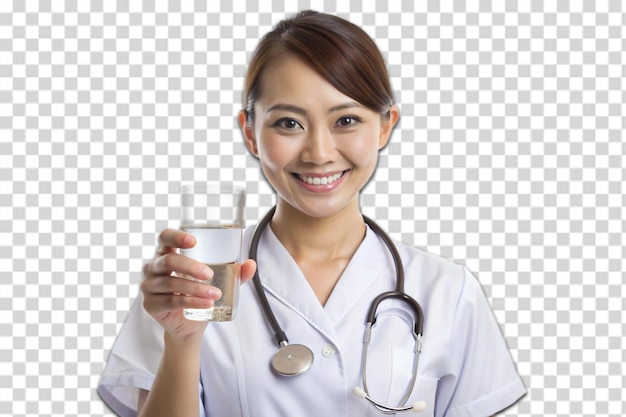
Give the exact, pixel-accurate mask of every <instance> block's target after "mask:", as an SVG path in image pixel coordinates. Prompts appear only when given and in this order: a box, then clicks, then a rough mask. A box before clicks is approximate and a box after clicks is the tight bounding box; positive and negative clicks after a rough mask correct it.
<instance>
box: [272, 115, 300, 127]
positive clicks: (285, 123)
mask: <svg viewBox="0 0 626 417" xmlns="http://www.w3.org/2000/svg"><path fill="white" fill-rule="evenodd" d="M273 127H278V128H281V129H286V130H295V129H302V125H301V124H300V123H298V121H296V120H294V119H290V118H287V117H284V118H282V119H278V120H277V121H276V122H274V124H273Z"/></svg>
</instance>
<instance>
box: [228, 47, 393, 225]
mask: <svg viewBox="0 0 626 417" xmlns="http://www.w3.org/2000/svg"><path fill="white" fill-rule="evenodd" d="M260 91H261V96H260V97H259V99H258V100H257V102H256V103H255V105H254V114H255V117H254V123H253V124H252V125H247V124H246V123H245V117H244V114H243V113H242V114H240V116H239V117H240V123H241V125H242V130H243V132H244V137H245V139H246V145H247V146H248V149H249V150H250V152H251V153H252V154H253V155H255V156H256V157H257V158H258V159H259V161H260V163H261V168H262V170H263V173H264V175H265V177H266V179H267V180H268V181H269V182H270V184H271V186H272V187H273V188H274V190H275V191H276V192H277V193H278V196H279V197H280V198H281V199H282V200H284V202H286V203H288V204H289V205H290V206H292V207H293V208H295V209H297V210H299V211H300V212H302V213H304V214H306V215H309V216H312V217H328V216H332V215H333V214H337V213H339V212H341V211H342V210H343V209H345V208H346V207H350V206H351V205H356V207H357V208H358V194H359V192H360V190H361V189H362V188H363V186H364V185H365V184H366V183H367V181H368V180H369V179H370V177H371V176H372V174H373V172H374V169H375V168H376V164H377V161H378V152H379V150H380V149H381V148H382V147H384V146H385V144H386V143H387V141H388V139H389V136H390V134H391V131H392V129H393V126H394V124H395V123H396V121H397V119H398V110H397V108H396V107H395V106H392V108H391V111H390V116H389V118H383V117H381V115H380V114H379V113H377V112H375V111H372V110H370V109H368V108H365V107H363V106H362V105H360V104H359V103H357V102H355V101H354V100H353V99H351V98H350V97H348V96H346V95H344V94H342V93H341V92H339V91H338V90H337V89H335V88H334V87H333V86H332V85H331V84H330V83H329V82H327V81H326V80H324V79H323V78H322V77H321V76H319V75H318V74H317V73H316V72H315V71H314V70H312V69H311V68H310V67H309V66H308V65H307V64H306V63H304V62H303V61H301V60H300V59H298V58H295V57H290V56H287V57H285V58H283V59H281V60H280V61H278V62H277V63H276V64H273V65H272V66H270V67H269V68H267V69H266V70H265V71H264V73H263V75H262V77H261V79H260Z"/></svg>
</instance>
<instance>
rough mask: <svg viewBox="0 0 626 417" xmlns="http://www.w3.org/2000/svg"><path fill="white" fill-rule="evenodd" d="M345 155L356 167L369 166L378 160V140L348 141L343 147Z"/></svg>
mask: <svg viewBox="0 0 626 417" xmlns="http://www.w3.org/2000/svg"><path fill="white" fill-rule="evenodd" d="M343 148H344V155H346V157H347V158H349V159H351V160H352V163H354V164H356V165H362V166H369V165H371V164H375V163H376V161H377V160H378V151H379V150H378V138H376V137H366V138H364V137H359V138H351V139H349V140H347V141H346V142H345V144H344V146H343Z"/></svg>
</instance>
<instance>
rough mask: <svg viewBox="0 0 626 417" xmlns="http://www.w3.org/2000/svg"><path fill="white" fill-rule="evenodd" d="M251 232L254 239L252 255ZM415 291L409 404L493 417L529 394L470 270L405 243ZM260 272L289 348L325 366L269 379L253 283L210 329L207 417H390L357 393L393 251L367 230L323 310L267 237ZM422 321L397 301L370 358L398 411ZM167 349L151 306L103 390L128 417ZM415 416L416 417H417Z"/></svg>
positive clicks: (381, 313) (127, 332) (375, 390)
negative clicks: (368, 324) (303, 349)
mask: <svg viewBox="0 0 626 417" xmlns="http://www.w3.org/2000/svg"><path fill="white" fill-rule="evenodd" d="M251 235H252V228H249V229H247V230H246V232H245V235H244V247H246V248H247V247H248V242H249V241H250V238H251ZM398 250H399V252H400V255H401V257H402V260H403V264H404V268H405V277H406V279H405V290H406V292H407V293H408V294H410V295H411V296H412V297H414V298H415V299H416V300H417V301H418V302H419V303H420V304H421V306H422V309H423V311H424V318H425V320H424V338H423V345H422V354H421V355H420V359H419V369H418V376H417V383H416V384H415V388H414V390H413V391H412V394H411V397H410V400H409V403H412V402H414V401H418V400H423V401H425V402H426V403H427V407H428V409H427V411H426V412H424V413H421V414H419V415H420V416H439V417H441V416H446V417H470V416H472V417H474V416H476V417H484V416H488V415H492V414H494V413H495V412H497V411H499V410H502V409H503V408H506V407H507V406H509V405H511V404H512V403H514V402H515V401H516V400H517V399H519V398H520V397H521V396H522V395H524V393H525V387H524V385H523V383H522V381H521V379H520V377H519V376H518V375H517V372H516V370H515V366H514V364H513V362H512V360H511V357H510V354H509V351H508V348H507V346H506V343H505V341H504V338H503V336H502V334H501V332H500V329H499V327H498V324H497V323H496V321H495V319H494V316H493V314H492V312H491V310H490V308H489V305H488V303H487V300H486V299H485V296H484V294H483V292H482V289H481V287H480V285H479V284H478V282H477V281H476V279H475V278H474V277H473V276H472V275H471V274H470V273H469V272H468V271H467V270H466V269H465V268H463V267H461V266H459V265H457V264H454V263H452V262H449V261H446V260H444V259H441V258H439V257H436V256H432V255H429V254H427V253H424V252H422V251H419V250H417V249H415V248H412V247H409V246H407V245H403V244H398ZM257 258H258V260H259V263H258V268H259V273H260V276H261V279H262V281H263V287H264V288H265V293H266V294H267V297H268V299H269V303H270V305H271V306H272V309H273V310H274V314H275V315H276V317H277V320H278V322H279V323H280V324H281V326H282V327H283V330H284V331H285V333H286V334H287V337H288V338H289V342H290V343H294V344H304V345H306V346H308V347H309V348H310V349H311V350H312V351H313V354H314V356H315V359H314V362H313V365H312V367H311V369H309V371H307V372H306V373H304V374H302V375H298V376H295V377H283V376H278V375H276V374H275V373H273V372H272V370H271V368H270V360H271V358H272V356H273V355H274V353H275V352H276V350H277V345H276V342H275V341H274V338H273V332H272V330H271V327H270V326H269V325H268V323H267V321H266V319H265V317H264V315H263V311H262V309H261V308H260V306H259V303H258V302H257V298H256V295H255V293H254V287H253V285H252V283H251V282H249V283H246V284H244V285H243V286H242V287H241V292H240V301H239V312H238V314H237V317H236V320H234V321H232V322H226V323H210V324H209V325H208V327H207V329H206V333H205V335H204V341H203V344H202V354H201V369H200V381H199V382H200V389H201V395H200V397H201V398H200V399H199V400H200V401H199V407H200V409H201V415H203V416H207V417H236V416H242V417H243V416H245V417H267V416H289V417H300V416H325V417H329V416H341V417H363V416H380V415H381V414H380V413H378V412H377V411H376V410H375V409H374V408H373V407H372V406H371V405H370V404H369V403H368V402H367V401H365V400H362V399H359V398H357V397H356V396H355V395H353V394H352V389H353V388H354V387H355V386H359V387H362V382H361V372H360V365H361V353H362V350H363V335H364V330H365V321H366V316H367V311H368V309H369V307H370V304H371V302H372V300H373V299H374V298H375V297H376V296H377V295H378V294H380V293H382V292H386V291H389V290H392V289H394V287H395V281H396V275H395V270H394V266H393V261H392V258H391V255H390V253H389V250H388V249H387V248H386V246H385V245H384V243H383V241H382V240H381V239H380V238H379V237H378V236H376V234H375V233H374V232H373V231H372V230H371V229H369V228H368V229H367V233H366V237H365V239H364V240H363V242H362V243H361V245H360V247H359V248H358V250H357V252H356V253H355V254H354V256H353V258H352V259H351V261H350V263H349V265H348V266H347V268H346V270H345V271H344V273H343V275H342V277H341V279H340V280H339V281H338V282H337V285H336V287H335V289H334V290H333V292H332V294H331V296H330V298H329V299H328V301H327V303H326V305H325V306H322V305H321V304H320V303H319V301H318V299H317V297H316V296H315V294H314V293H313V291H312V289H311V287H310V286H309V285H308V283H307V281H306V279H305V277H304V275H303V274H302V272H301V271H300V269H299V268H298V266H297V264H296V263H295V261H294V260H293V258H292V257H291V256H290V255H289V253H288V252H287V250H286V249H285V248H284V246H282V244H281V243H280V241H279V240H278V239H277V238H276V236H275V235H274V233H273V232H272V230H271V228H270V227H268V228H267V229H266V230H265V232H264V233H263V236H262V238H261V241H260V245H259V249H258V256H257ZM412 328H413V322H412V316H411V314H409V313H408V312H407V308H406V306H405V305H404V304H402V303H401V302H399V301H397V300H387V301H384V302H383V303H382V304H381V306H380V307H379V310H378V316H377V321H376V324H375V325H374V326H373V333H372V340H371V342H370V347H369V350H368V364H367V384H368V388H369V393H370V395H371V396H372V397H373V398H375V399H376V400H378V401H380V402H383V403H384V404H386V405H391V406H397V405H398V401H400V399H401V398H402V396H403V394H404V393H405V391H406V389H407V386H408V383H409V382H410V379H411V373H412V364H413V355H414V353H413V350H414V339H413V336H412ZM162 349H163V329H162V328H161V327H160V326H159V325H158V324H157V323H156V322H155V321H154V320H153V319H152V318H151V317H150V316H149V315H148V314H147V313H146V312H145V311H144V309H143V307H142V302H141V297H138V300H137V302H135V304H134V305H133V307H132V309H131V311H130V313H129V316H128V318H127V320H126V322H125V324H124V326H123V327H122V329H121V331H120V334H119V336H118V338H117V340H116V342H115V344H114V346H113V348H112V350H111V353H110V357H109V360H108V363H107V366H106V369H105V370H104V373H103V375H102V378H101V381H100V386H99V388H98V391H99V393H100V396H101V398H102V399H103V400H104V401H105V402H106V403H107V404H108V405H109V406H110V407H111V408H112V409H113V410H114V411H115V412H117V413H118V414H120V415H122V416H134V415H136V411H135V410H136V406H137V397H138V389H139V388H142V389H145V390H149V389H150V387H151V385H152V382H153V380H154V376H155V374H156V372H157V368H158V366H159V361H160V358H161V353H162ZM407 414H409V415H412V413H407Z"/></svg>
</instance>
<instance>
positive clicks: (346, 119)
mask: <svg viewBox="0 0 626 417" xmlns="http://www.w3.org/2000/svg"><path fill="white" fill-rule="evenodd" d="M360 121H361V119H359V118H358V117H355V116H343V117H341V118H340V119H339V120H337V123H335V124H336V126H338V127H351V126H354V125H355V124H357V123H359V122H360Z"/></svg>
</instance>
